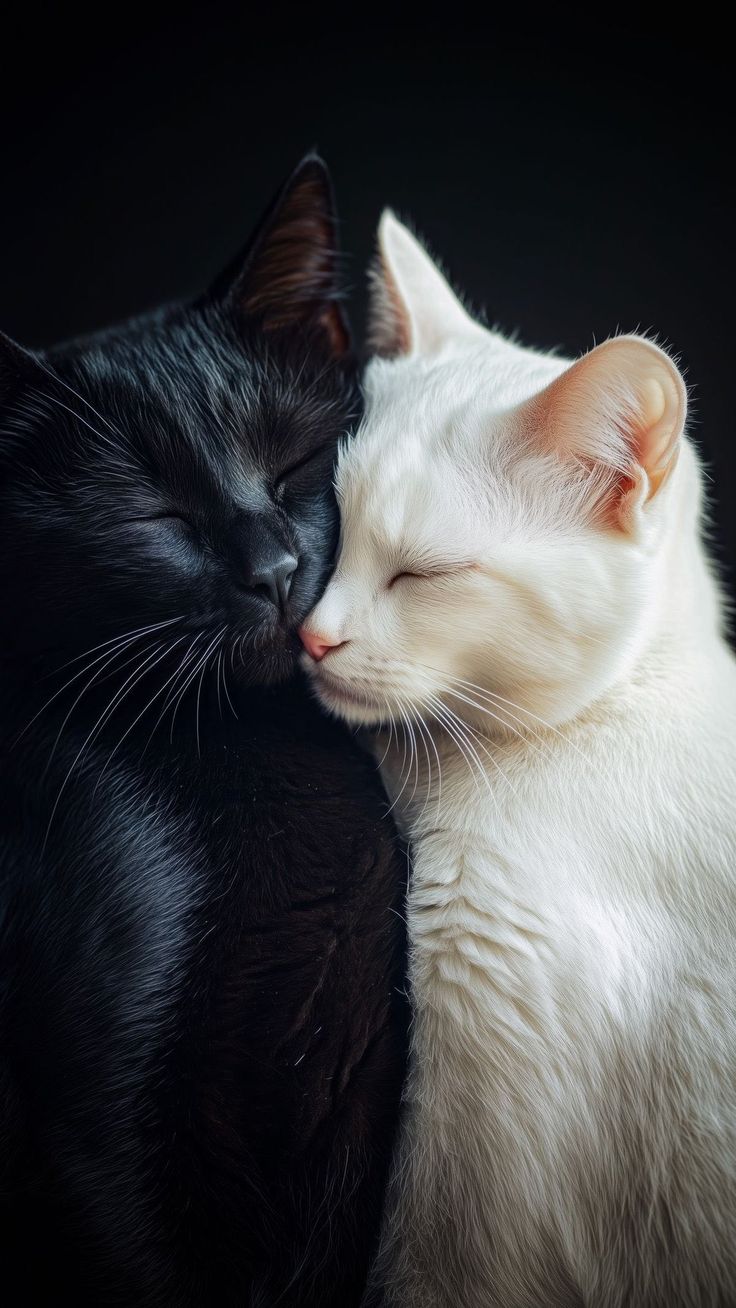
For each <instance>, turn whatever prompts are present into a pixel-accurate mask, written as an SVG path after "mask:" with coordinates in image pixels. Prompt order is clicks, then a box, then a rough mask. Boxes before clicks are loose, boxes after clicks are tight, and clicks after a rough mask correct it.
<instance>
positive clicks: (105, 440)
mask: <svg viewBox="0 0 736 1308" xmlns="http://www.w3.org/2000/svg"><path fill="white" fill-rule="evenodd" d="M44 398H45V399H46V400H48V401H49V403H50V404H55V405H56V406H57V407H58V408H59V409H64V410H65V411H66V412H67V413H70V414H71V415H72V417H73V418H76V420H77V422H81V423H83V424H84V426H85V427H88V428H89V430H90V431H91V432H92V434H93V435H94V436H96V437H97V439H98V440H100V441H102V443H103V445H106V446H107V447H108V449H110V450H112V452H113V453H114V455H115V457H116V459H118V460H119V462H120V464H121V465H122V466H123V467H127V466H128V463H127V460H126V459H125V458H123V457H122V455H121V452H120V449H119V447H118V446H116V445H113V443H112V441H111V440H110V438H109V436H105V434H104V432H101V431H98V430H97V428H96V427H93V426H92V423H91V422H88V421H87V419H86V418H83V417H82V415H81V413H77V411H76V409H72V408H71V407H70V406H69V405H68V404H64V403H63V401H62V400H57V399H56V397H55V396H54V395H46V396H45V397H44ZM131 466H132V465H131Z"/></svg>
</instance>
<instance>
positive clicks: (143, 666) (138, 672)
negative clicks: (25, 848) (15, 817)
mask: <svg viewBox="0 0 736 1308" xmlns="http://www.w3.org/2000/svg"><path fill="white" fill-rule="evenodd" d="M160 648H161V646H160V645H157V646H156V647H155V648H154V650H153V652H152V653H150V654H149V655H148V657H147V658H145V659H143V660H142V662H139V663H138V664H137V666H136V667H135V669H134V670H133V672H132V673H131V674H130V676H129V677H126V679H125V681H124V682H123V685H122V686H121V687H120V688H119V689H118V690H117V691H116V692H115V694H114V695H113V696H112V698H111V699H110V700H109V701H108V703H107V705H106V707H105V708H104V709H103V711H102V713H101V714H100V716H99V718H98V719H97V721H96V723H95V725H94V726H93V728H92V730H91V731H90V732H89V734H88V736H87V737H86V738H85V740H84V742H83V744H82V746H81V748H80V749H79V751H78V752H77V754H76V755H75V757H74V761H73V762H72V765H71V767H70V768H69V771H68V772H67V774H66V776H65V777H64V780H63V781H62V783H61V786H60V788H59V792H58V794H57V796H56V800H55V801H54V806H53V808H52V810H51V816H50V818H49V822H48V826H47V828H46V835H45V836H44V841H43V846H42V849H41V852H42V854H43V853H44V852H45V850H46V845H47V843H48V838H49V834H50V832H51V828H52V826H53V822H54V818H55V817H56V813H57V810H58V807H59V804H60V802H61V798H62V795H63V794H64V792H65V790H66V787H67V785H68V784H69V781H70V779H71V777H72V774H73V772H74V769H75V768H76V766H77V764H78V763H79V762H80V760H81V758H82V757H83V755H84V754H85V753H86V751H87V749H88V748H90V747H91V746H92V744H93V743H94V741H95V740H96V738H97V736H98V735H99V733H100V732H101V731H102V730H103V729H104V727H105V726H106V724H107V723H108V722H109V720H110V718H111V717H112V715H113V713H114V712H115V710H116V708H118V707H119V706H120V704H121V703H122V700H123V699H125V698H126V697H127V695H128V694H129V693H130V691H131V690H132V689H133V687H134V686H135V685H136V684H137V683H138V681H140V678H141V677H142V676H145V674H146V671H147V670H148V666H149V664H150V663H151V661H152V660H154V659H155V660H156V663H158V662H160V659H161V658H163V657H164V656H165V654H166V650H164V654H162V655H160V656H159V658H158V659H156V655H157V654H158V651H159V650H160ZM154 666H155V663H154Z"/></svg>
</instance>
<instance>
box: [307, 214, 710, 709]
mask: <svg viewBox="0 0 736 1308" xmlns="http://www.w3.org/2000/svg"><path fill="white" fill-rule="evenodd" d="M379 247H380V263H379V267H378V271H377V273H376V277H375V286H374V298H373V312H372V329H373V331H372V335H373V344H374V347H375V350H376V353H377V356H378V357H376V358H375V359H374V360H373V361H372V362H371V364H370V365H369V367H368V370H367V375H366V382H365V386H366V414H365V418H364V421H363V423H362V425H361V428H360V430H359V431H358V433H357V434H356V436H355V437H354V438H353V439H352V440H351V441H350V442H349V443H348V444H347V445H346V447H345V448H344V449H343V451H342V453H341V457H340V461H339V466H338V471H337V493H338V498H339V502H340V508H341V514H342V539H341V546H340V554H339V559H338V563H337V568H336V571H335V574H334V577H333V579H332V581H331V582H330V585H329V586H328V589H327V591H326V593H325V595H324V597H323V598H322V600H321V602H320V603H319V604H318V606H317V608H316V609H315V610H314V611H313V612H312V614H311V616H310V618H309V619H308V622H307V624H306V626H305V628H303V632H302V637H303V640H304V643H305V646H306V648H307V651H308V653H306V654H305V655H304V661H305V665H306V666H307V667H308V670H309V672H310V674H311V676H312V678H313V681H314V685H315V687H316V689H317V691H318V693H319V696H320V698H321V700H322V702H323V703H324V704H325V705H326V706H327V707H328V708H330V709H332V710H333V711H335V712H337V713H340V714H341V715H342V716H343V717H345V718H347V719H348V720H350V721H352V722H356V723H374V724H375V723H379V722H386V721H388V720H390V719H392V718H393V719H395V720H397V721H401V714H402V713H403V714H406V715H407V716H412V715H414V714H415V713H417V712H421V713H423V714H424V715H425V717H430V716H432V715H434V716H435V717H436V718H437V719H438V720H442V713H443V706H445V708H446V707H451V708H452V709H453V711H454V712H456V713H457V714H458V715H459V716H461V717H463V718H465V719H466V720H469V719H471V718H475V719H476V720H480V719H481V718H482V720H483V724H484V726H485V727H489V726H493V725H494V723H501V722H503V723H505V724H506V726H508V727H513V723H514V720H515V721H516V722H518V721H520V719H519V717H518V716H515V715H518V713H519V710H522V711H523V713H525V714H533V715H538V716H539V717H541V718H543V719H544V720H545V721H547V722H550V723H553V724H555V723H559V722H561V721H563V720H565V719H566V718H568V717H570V716H572V715H573V714H575V713H576V712H578V711H579V710H580V708H581V707H582V706H584V705H585V704H587V703H589V702H591V701H592V700H593V699H594V698H596V697H597V695H599V694H600V693H601V691H602V690H603V689H604V688H605V687H606V686H607V685H609V684H610V683H611V682H612V681H613V680H614V679H615V678H616V677H617V676H618V675H619V674H620V672H621V670H622V668H623V667H624V666H625V665H626V661H627V660H628V659H630V658H631V657H632V654H633V652H635V651H636V649H637V648H638V647H639V645H640V643H641V641H642V640H643V639H644V638H645V635H646V631H647V624H648V619H649V616H650V615H651V613H652V612H653V610H654V608H655V607H656V604H657V591H658V587H659V586H660V585H661V566H660V563H661V558H662V555H663V552H664V542H665V540H666V537H667V533H668V531H671V525H670V520H671V517H672V514H671V513H669V512H668V508H667V506H668V503H669V502H670V501H671V499H672V497H673V495H674V496H676V495H677V493H678V492H677V490H676V489H674V490H673V486H675V483H677V482H678V480H679V478H678V476H671V475H670V474H671V473H673V471H674V469H675V465H676V463H677V462H678V456H680V461H682V447H683V442H682V440H681V436H682V431H683V425H684V422H685V410H686V392H685V386H684V383H683V381H682V378H681V376H680V374H679V372H678V371H677V369H676V367H675V366H674V364H673V363H672V361H671V360H670V359H669V358H668V356H667V355H666V354H665V353H664V352H663V351H662V350H660V349H659V348H658V347H657V346H656V345H653V344H652V343H651V342H649V341H647V340H644V339H643V338H640V337H635V336H622V337H617V338H615V339H612V340H610V341H607V342H606V343H605V344H603V345H600V346H598V347H597V348H596V349H594V350H592V351H591V352H590V353H589V354H587V355H585V356H584V357H583V358H581V359H579V360H578V361H577V362H575V363H571V362H569V361H566V360H562V359H559V358H557V357H554V356H549V355H543V354H538V353H536V352H534V351H531V350H526V349H522V348H521V347H520V346H518V345H516V344H513V343H511V342H509V341H508V340H505V339H504V338H503V337H501V336H500V335H498V334H497V333H494V332H490V331H487V330H486V329H485V328H483V327H481V326H480V325H479V324H478V323H476V322H474V321H473V320H472V319H471V318H470V317H469V315H468V314H467V313H466V312H465V310H464V308H463V307H462V305H461V304H460V302H459V301H458V299H457V298H456V297H455V295H454V294H453V292H452V291H451V289H450V287H449V286H448V284H447V282H446V281H445V280H444V278H443V277H442V276H441V274H440V273H439V272H438V270H437V268H436V267H435V265H434V264H433V263H432V262H431V260H430V259H429V257H428V255H427V254H426V252H425V251H424V250H423V249H422V247H421V246H420V245H419V244H418V242H417V241H416V240H415V239H414V237H413V236H411V234H410V233H409V232H408V231H407V230H406V229H405V228H404V227H402V226H401V224H400V223H399V222H398V221H397V220H396V219H395V218H394V217H393V216H392V215H391V214H386V215H384V217H383V219H382V222H381V226H380V231H379ZM687 458H688V459H689V460H690V463H691V465H692V454H691V452H690V451H688V452H687ZM512 706H514V707H512Z"/></svg>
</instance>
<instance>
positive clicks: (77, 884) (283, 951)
mask: <svg viewBox="0 0 736 1308" xmlns="http://www.w3.org/2000/svg"><path fill="white" fill-rule="evenodd" d="M189 707H190V708H191V705H190V706H189ZM234 707H235V709H236V711H237V713H238V715H239V716H238V719H237V720H236V719H235V718H234V716H232V712H231V711H230V708H229V706H228V707H227V716H225V713H224V712H223V717H222V719H221V718H220V715H219V706H218V705H216V703H215V702H214V697H213V696H212V695H209V696H207V697H205V700H204V702H203V704H201V706H200V733H201V734H200V752H199V753H198V752H197V750H196V749H195V748H194V747H193V738H194V723H193V722H191V721H188V720H186V719H184V720H182V722H181V724H180V726H179V728H178V730H177V732H175V734H174V739H173V743H171V742H170V741H169V740H168V739H167V738H166V737H165V736H162V737H161V738H159V739H157V740H156V741H154V742H153V745H148V748H146V753H145V756H144V762H143V764H141V758H140V755H141V750H142V749H144V748H145V747H146V734H147V733H144V732H142V731H141V732H133V733H131V736H130V737H129V738H128V740H127V741H126V743H125V746H124V747H123V748H122V749H118V751H117V753H116V755H115V759H114V762H113V763H112V764H111V765H110V766H108V767H106V770H105V772H104V773H103V776H102V780H101V781H100V780H99V772H100V769H101V768H103V767H105V765H106V760H108V759H109V757H110V751H111V749H112V748H113V747H114V745H115V743H116V738H115V735H114V733H113V732H112V731H110V733H109V738H105V737H103V739H102V740H101V741H100V743H99V746H98V747H97V749H96V750H95V752H94V754H93V755H92V756H91V758H90V759H89V760H88V762H87V764H86V766H85V767H84V768H83V769H82V771H81V772H80V774H79V775H78V776H77V777H76V778H75V779H73V780H72V782H71V783H69V784H68V785H67V789H66V791H65V794H64V802H63V805H59V806H58V807H56V812H55V813H54V816H53V819H52V817H51V815H52V813H53V812H54V807H55V804H56V798H57V795H58V791H59V787H60V786H61V784H62V783H63V780H64V777H65V776H66V773H67V770H68V767H69V766H70V761H71V760H73V758H74V756H75V752H76V750H77V749H78V747H79V737H80V736H82V733H83V732H84V730H85V727H86V723H85V724H80V727H79V729H78V732H76V733H72V734H71V736H70V737H69V739H68V740H67V741H66V742H65V743H64V746H63V748H62V749H61V750H59V751H58V752H57V755H56V756H55V759H54V764H53V766H52V767H51V769H50V770H49V771H48V772H47V774H46V776H45V777H44V779H43V782H42V783H41V785H39V784H38V776H39V767H38V764H39V763H40V759H41V755H42V754H43V752H44V751H45V750H48V751H49V752H50V750H51V748H52V746H53V742H54V737H55V730H56V725H57V724H56V723H55V722H53V721H52V722H51V723H49V726H48V728H47V730H46V731H45V732H44V735H43V739H42V740H39V747H40V748H39V752H38V756H37V757H36V756H35V755H34V757H32V758H30V759H29V760H28V767H27V771H26V769H25V768H21V769H20V770H18V769H16V770H15V773H14V776H13V777H10V776H6V777H5V778H4V787H3V789H4V793H5V795H6V805H7V807H8V810H10V809H12V811H13V812H14V813H15V815H16V819H17V824H18V825H17V828H16V830H17V831H18V833H19V832H20V829H21V828H22V827H23V826H24V825H25V824H27V822H28V817H29V814H31V815H32V825H33V828H34V830H36V831H37V832H38V840H39V842H40V841H41V840H42V839H44V838H45V840H46V848H45V853H44V872H43V876H42V877H39V878H33V877H31V878H29V879H28V880H27V881H26V883H25V885H24V886H23V888H22V891H21V892H19V895H18V898H17V900H16V901H15V902H14V903H13V904H12V905H11V910H10V913H9V919H10V920H11V921H12V926H11V927H10V929H9V933H8V936H7V938H6V954H5V957H6V960H10V962H11V965H16V966H20V967H22V968H25V969H26V970H27V972H28V974H29V975H30V978H31V984H30V985H26V986H25V987H22V988H19V990H18V993H17V994H16V995H15V997H14V1002H13V1004H12V1005H11V1010H10V1012H11V1028H12V1031H13V1035H14V1039H13V1046H14V1050H15V1054H16V1057H15V1060H14V1066H15V1068H16V1075H17V1082H18V1084H17V1086H16V1094H17V1097H18V1099H19V1100H20V1102H21V1103H22V1105H23V1106H24V1107H25V1108H26V1109H27V1108H30V1117H31V1119H32V1122H33V1129H32V1131H30V1132H29V1133H26V1135H25V1138H24V1141H23V1144H22V1146H21V1150H20V1158H19V1160H18V1168H19V1171H20V1173H21V1174H22V1173H23V1172H24V1171H25V1173H26V1175H27V1176H28V1175H30V1176H31V1178H32V1182H31V1185H30V1187H29V1188H30V1190H31V1192H32V1191H33V1189H34V1188H38V1189H40V1190H41V1191H42V1192H43V1194H44V1203H45V1205H46V1207H45V1208H43V1207H39V1209H38V1216H37V1220H38V1221H40V1222H46V1223H48V1225H49V1228H50V1229H53V1230H54V1231H57V1232H58V1239H59V1247H58V1251H57V1255H56V1256H57V1259H59V1260H61V1264H62V1267H63V1266H66V1277H67V1278H68V1280H69V1281H70V1282H72V1283H74V1284H75V1286H76V1287H77V1294H78V1301H79V1302H80V1303H90V1304H91V1303H95V1302H97V1301H98V1296H99V1301H100V1302H116V1301H117V1299H116V1295H117V1294H120V1293H121V1291H122V1293H123V1298H122V1300H121V1302H130V1303H133V1302H135V1303H141V1304H145V1303H149V1302H150V1303H163V1304H166V1303H172V1304H173V1303H176V1304H182V1305H186V1304H190V1303H191V1304H192V1305H194V1304H203V1305H207V1304H213V1305H215V1304H217V1305H220V1304H222V1305H226V1304H229V1303H231V1302H232V1303H233V1304H236V1303H242V1302H246V1303H250V1302H253V1303H261V1302H262V1303H264V1304H268V1303H272V1302H273V1303H276V1302H277V1301H279V1296H280V1295H283V1296H284V1298H283V1302H286V1303H294V1304H297V1303H299V1304H301V1303H304V1304H310V1305H315V1308H316V1305H318V1304H334V1305H335V1306H336V1308H337V1305H343V1304H344V1305H347V1304H350V1303H357V1302H358V1301H359V1297H360V1293H361V1287H362V1284H363V1281H364V1278H365V1272H366V1259H367V1257H368V1254H369V1252H370V1247H371V1246H370V1244H367V1245H364V1244H363V1241H362V1233H363V1232H365V1230H367V1229H375V1227H376V1224H377V1220H378V1215H379V1210H380V1203H381V1196H382V1184H381V1180H382V1173H383V1172H384V1171H385V1167H386V1165H387V1162H388V1148H389V1143H390V1140H391V1136H392V1127H393V1120H394V1116H395V1109H396V1098H397V1095H398V1093H399V1092H400V1082H401V1076H400V1069H401V1067H402V1065H403V1043H404V1032H405V1020H406V1015H405V1011H404V1000H403V996H402V994H401V987H402V979H401V977H402V967H401V960H402V957H403V922H402V911H403V910H402V884H401V881H400V879H399V878H397V876H396V854H395V846H394V841H393V836H392V831H391V827H390V825H389V824H388V823H387V822H386V821H385V820H384V819H383V817H382V812H383V810H384V808H385V801H384V800H383V797H382V794H381V791H380V787H379V785H378V781H377V777H376V773H375V766H374V764H373V762H372V760H371V759H370V758H369V757H368V756H367V755H365V754H364V753H363V752H362V750H361V749H360V748H359V747H358V746H357V745H355V744H354V743H353V742H351V741H350V740H349V738H347V737H346V736H345V734H344V733H343V730H342V728H340V727H339V726H337V724H332V723H329V722H327V721H325V720H324V719H323V718H322V717H321V716H320V715H319V713H318V712H317V710H316V708H315V706H314V705H313V703H312V702H311V701H310V700H309V698H308V697H307V694H306V692H305V691H304V690H303V689H302V687H301V686H298V685H297V686H295V687H293V688H291V689H289V690H288V691H286V692H284V691H280V692H268V691H267V692H263V691H257V690H254V691H251V692H247V693H245V694H243V695H240V696H235V702H234ZM9 792H10V793H11V794H12V795H13V796H14V802H13V801H9V799H8V795H9ZM49 822H50V823H51V825H50V827H49ZM6 829H7V824H6ZM46 833H47V834H46ZM103 833H104V834H103ZM72 840H76V841H77V842H78V843H79V845H80V847H81V848H82V849H83V850H84V849H90V850H97V851H99V850H100V848H101V847H104V849H105V858H106V861H107V867H106V877H105V879H104V880H103V881H100V879H99V868H98V867H95V866H94V865H93V863H92V860H90V859H88V858H86V857H85V856H84V855H82V856H81V857H80V858H79V859H78V860H77V861H76V862H75V865H74V869H73V879H74V884H72V883H71V880H72V879H71V875H70V870H69V868H68V851H69V847H70V842H71V841H72ZM103 840H104V842H105V843H104V846H103V845H102V842H103ZM80 901H82V902H83V903H84V914H83V915H82V914H81V913H80V911H79V903H80ZM376 903H380V904H381V905H382V910H381V912H379V913H377V912H376V909H375V905H376ZM39 914H43V915H44V916H45V917H46V918H49V917H50V918H52V919H53V951H52V956H51V957H49V956H48V955H47V953H46V951H47V949H48V947H49V940H48V939H47V938H46V936H45V935H44V936H43V937H42V944H43V948H41V949H39V947H38V941H39V932H38V930H37V924H38V918H39ZM29 1032H32V1039H29ZM110 1132H113V1133H114V1134H115V1135H116V1136H117V1140H114V1141H113V1142H111V1139H110ZM55 1137H56V1138H63V1139H65V1140H66V1141H67V1144H66V1148H65V1150H64V1151H63V1153H62V1154H61V1156H60V1157H59V1158H57V1159H55V1161H54V1164H53V1166H52V1168H51V1171H50V1173H49V1171H48V1166H49V1165H48V1156H49V1154H50V1153H51V1152H52V1151H51V1150H49V1149H48V1145H49V1142H51V1141H53V1139H54V1138H55ZM367 1158H368V1159H369V1160H370V1164H371V1165H370V1171H369V1172H367V1171H366V1166H365V1164H366V1159H367ZM36 1169H38V1170H37V1172H36ZM34 1173H36V1174H35V1175H34ZM90 1174H91V1175H93V1176H94V1178H95V1185H96V1187H97V1188H98V1189H99V1190H100V1191H102V1192H103V1193H104V1192H105V1191H106V1190H107V1191H108V1192H109V1193H108V1203H109V1204H111V1208H110V1211H109V1213H107V1212H106V1211H105V1210H104V1209H103V1212H102V1213H100V1212H95V1211H94V1204H92V1206H91V1207H90V1205H91V1199H90V1196H89V1194H86V1193H85V1190H86V1188H87V1186H88V1185H89V1178H90ZM82 1177H84V1178H85V1179H84V1181H83V1182H82V1181H81V1178H82ZM75 1178H79V1183H80V1184H79V1194H78V1196H77V1200H76V1202H75V1188H76V1186H75ZM57 1196H58V1197H57ZM346 1196H349V1199H350V1203H351V1206H352V1210H353V1211H352V1212H351V1220H350V1223H349V1226H348V1228H347V1229H345V1230H342V1231H341V1228H340V1217H341V1205H342V1204H343V1203H344V1201H345V1197H346ZM90 1228H93V1229H94V1241H92V1242H90ZM26 1236H27V1229H26V1233H25V1235H24V1239H25V1238H26ZM80 1247H85V1248H86V1250H87V1265H85V1266H82V1265H81V1264H80V1263H79V1262H78V1261H76V1260H77V1258H78V1255H77V1254H75V1250H78V1249H79V1248H80ZM275 1247H276V1248H278V1249H279V1250H280V1251H281V1254H280V1258H279V1261H278V1262H277V1263H275V1262H274V1248H275ZM90 1251H92V1252H93V1253H94V1255H95V1256H94V1257H93V1258H92V1259H91V1261H90V1257H89V1255H90ZM16 1253H17V1249H16ZM338 1254H339V1256H338ZM303 1263H304V1264H306V1266H307V1268H308V1270H309V1274H308V1275H307V1276H306V1277H304V1276H302V1277H301V1278H299V1277H297V1280H296V1282H295V1284H294V1285H292V1286H289V1281H290V1280H291V1278H292V1277H294V1276H295V1274H296V1272H297V1269H298V1268H299V1266H300V1265H302V1264H303ZM29 1265H30V1264H29ZM55 1267H56V1272H57V1273H58V1270H59V1265H58V1262H56V1263H55ZM47 1270H48V1269H47V1267H46V1265H45V1264H44V1265H42V1266H41V1267H37V1268H36V1269H35V1271H34V1274H33V1275H35V1274H36V1273H38V1274H40V1278H41V1279H40V1281H39V1283H38V1284H36V1283H35V1282H34V1279H33V1275H32V1277H31V1280H30V1283H29V1284H30V1286H32V1287H33V1286H35V1292H36V1293H38V1294H39V1295H43V1293H44V1291H45V1287H46V1280H45V1277H46V1274H47ZM258 1295H260V1296H261V1297H260V1298H258ZM249 1296H252V1297H249Z"/></svg>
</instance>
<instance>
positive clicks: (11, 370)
mask: <svg viewBox="0 0 736 1308" xmlns="http://www.w3.org/2000/svg"><path fill="white" fill-rule="evenodd" d="M36 367H37V364H36V360H35V358H34V356H33V355H32V354H31V353H30V352H29V351H28V350H24V349H23V347H22V345H16V343H15V341H12V340H11V339H10V337H9V336H6V335H5V333H4V332H0V406H2V405H3V404H5V403H7V401H8V400H9V399H10V397H11V395H12V394H13V392H14V391H16V390H17V389H18V387H19V386H21V385H22V384H23V381H24V380H25V379H26V378H27V377H29V376H30V375H31V373H32V372H33V371H34V370H35V368H36Z"/></svg>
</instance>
